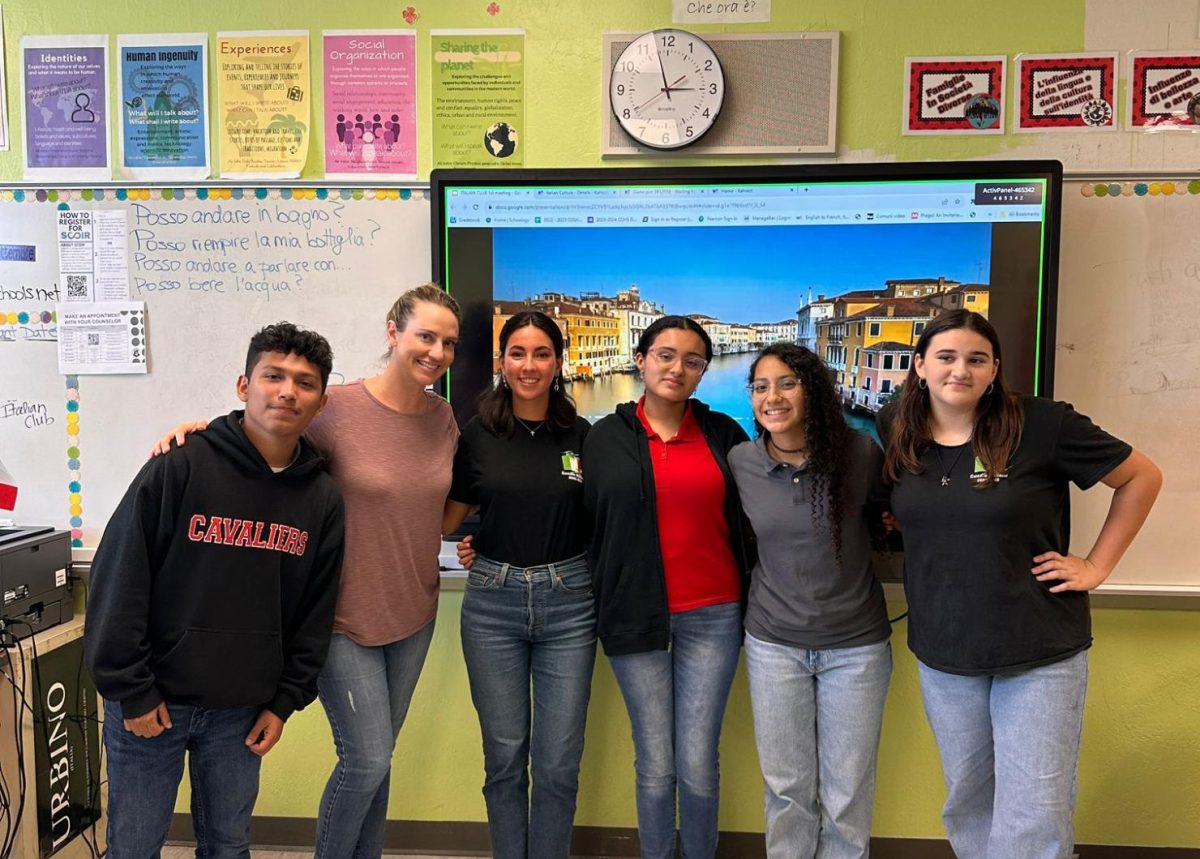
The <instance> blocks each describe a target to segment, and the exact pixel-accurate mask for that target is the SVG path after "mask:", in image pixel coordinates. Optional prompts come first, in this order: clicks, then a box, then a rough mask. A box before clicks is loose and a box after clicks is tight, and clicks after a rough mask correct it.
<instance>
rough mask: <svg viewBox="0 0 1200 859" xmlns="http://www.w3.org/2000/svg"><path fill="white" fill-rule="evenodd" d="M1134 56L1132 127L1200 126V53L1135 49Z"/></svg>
mask: <svg viewBox="0 0 1200 859" xmlns="http://www.w3.org/2000/svg"><path fill="white" fill-rule="evenodd" d="M1130 58H1131V60H1132V64H1133V72H1132V74H1130V79H1129V125H1130V127H1131V128H1134V129H1139V128H1140V129H1164V130H1166V129H1177V130H1182V131H1196V130H1198V129H1200V54H1185V53H1180V52H1178V51H1133V52H1131V53H1130Z"/></svg>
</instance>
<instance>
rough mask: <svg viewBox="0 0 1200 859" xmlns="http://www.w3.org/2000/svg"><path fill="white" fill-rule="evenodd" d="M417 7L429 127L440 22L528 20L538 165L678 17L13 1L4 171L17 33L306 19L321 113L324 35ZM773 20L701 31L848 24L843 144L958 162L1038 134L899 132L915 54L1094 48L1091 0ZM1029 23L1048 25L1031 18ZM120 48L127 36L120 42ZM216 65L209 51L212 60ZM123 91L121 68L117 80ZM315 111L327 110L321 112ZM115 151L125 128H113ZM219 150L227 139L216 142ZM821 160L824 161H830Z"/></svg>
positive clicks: (15, 145)
mask: <svg viewBox="0 0 1200 859" xmlns="http://www.w3.org/2000/svg"><path fill="white" fill-rule="evenodd" d="M410 4H411V5H413V6H414V7H415V8H416V9H417V11H418V12H419V14H420V18H419V19H418V20H417V22H416V25H415V29H416V30H417V36H418V38H417V46H418V50H417V68H418V86H419V92H420V96H419V102H418V120H419V121H420V123H421V128H423V129H427V128H428V127H429V126H428V118H429V98H428V80H427V76H426V75H424V74H423V71H424V65H425V63H427V62H428V57H429V39H428V35H429V31H430V29H431V28H435V29H445V28H477V27H521V28H524V29H525V31H526V80H527V81H528V84H527V88H528V89H527V97H526V120H525V125H526V129H527V131H526V132H525V134H524V135H523V137H522V145H523V146H524V147H526V151H525V154H526V163H527V165H528V166H531V167H581V166H592V165H596V164H599V163H600V157H599V141H600V94H601V86H600V35H601V33H603V32H604V31H606V30H609V31H624V32H635V31H641V30H647V29H652V28H654V27H660V26H665V25H669V24H670V14H671V12H670V8H671V6H670V0H652V2H647V0H609V2H604V3H600V2H593V3H585V2H579V0H500V6H501V12H500V14H499V15H497V16H495V17H493V16H490V15H488V14H487V12H486V8H487V6H488V2H487V0H470V2H465V0H391V2H388V3H386V4H379V3H375V2H369V0H340V2H337V3H330V2H325V0H291V2H287V3H266V2H262V0H259V2H239V0H175V2H172V3H164V2H159V0H140V2H131V0H112V2H106V3H97V2H87V0H6V2H5V3H4V4H3V8H4V35H5V47H6V54H7V55H8V68H7V71H8V107H9V126H10V137H12V138H13V140H12V148H11V149H10V151H9V152H7V153H4V152H0V182H14V181H19V180H20V178H21V149H20V147H21V136H22V129H21V124H20V101H19V82H20V66H19V65H18V63H17V59H18V57H19V53H18V49H19V40H20V36H21V35H41V34H67V33H110V34H113V35H115V34H117V33H121V32H135V33H136V32H143V33H144V32H205V31H207V32H208V33H209V34H210V35H213V34H215V33H216V32H217V31H218V30H255V29H270V28H276V29H282V28H288V29H295V28H308V29H309V30H310V31H311V33H312V36H313V39H312V43H311V44H312V49H311V50H312V61H313V68H314V77H313V80H314V84H315V85H314V87H313V95H314V99H313V105H314V111H316V112H319V111H320V110H321V88H320V86H319V80H320V78H319V75H320V65H319V64H320V52H319V34H320V31H321V30H322V29H324V28H329V29H354V28H358V27H362V28H370V27H397V28H404V27H407V25H406V24H405V23H404V19H403V18H402V17H401V12H402V11H403V10H404V8H405V7H406V6H408V5H410ZM773 6H774V17H773V19H772V21H771V23H770V24H740V25H732V26H728V27H713V26H696V27H695V29H696V30H697V31H698V32H701V33H703V32H714V31H722V32H723V31H730V32H738V31H742V32H759V31H763V30H777V31H792V30H838V31H840V32H841V33H842V37H843V38H842V45H841V52H842V53H841V69H840V74H841V78H840V82H841V87H840V90H841V92H840V94H839V95H840V97H839V119H840V121H839V129H838V143H839V146H841V147H845V148H847V149H848V150H849V155H850V156H851V157H852V160H873V159H888V160H890V159H900V160H912V159H922V160H929V159H946V158H954V159H958V158H972V157H983V156H989V155H995V154H997V153H1000V152H1003V151H1005V149H1007V148H1011V147H1014V146H1017V145H1018V144H1020V145H1024V146H1029V145H1030V144H1031V142H1032V141H1033V138H1031V137H1030V136H1027V135H1020V136H1014V135H1006V136H984V137H976V138H963V137H943V138H930V137H908V138H903V137H901V135H900V118H901V113H902V102H901V96H902V93H903V88H902V77H903V69H904V57H905V56H906V55H909V56H920V55H927V54H995V53H1004V54H1009V55H1010V56H1011V55H1012V54H1014V53H1016V52H1018V51H1078V50H1082V49H1083V47H1084V42H1083V39H1084V28H1083V23H1084V0H1055V2H1053V3H1045V2H1036V0H1005V2H1002V3H984V2H980V0H966V2H961V3H948V2H945V0H902V2H898V0H803V2H799V0H775V3H774V4H773ZM1031 22H1036V24H1033V25H1031ZM113 46H114V47H115V40H114V42H113ZM210 63H211V58H210ZM113 86H114V92H115V86H116V82H115V78H114V79H113ZM314 115H319V113H315V114H314ZM317 137H318V136H317V135H312V136H311V140H312V142H311V145H310V150H309V159H308V167H307V168H306V170H305V172H304V178H306V179H320V178H321V177H322V173H321V170H320V164H321V161H322V158H321V155H322V153H321V151H320V145H321V142H320V140H318V139H317ZM112 151H113V154H114V155H113V157H114V158H115V157H116V153H117V143H116V136H115V134H114V136H113V150H112ZM213 157H214V161H215V158H216V140H214V141H213ZM818 160H819V159H818ZM681 162H683V163H701V162H698V161H697V160H696V159H691V160H688V159H686V158H679V157H673V158H654V159H641V160H638V161H636V162H626V161H624V160H623V161H622V162H621V163H637V164H641V165H652V164H666V163H671V164H677V163H681ZM431 166H434V165H432V161H431V153H430V148H429V139H428V135H427V134H422V135H421V137H420V167H419V169H420V173H421V175H422V176H427V175H428V173H429V170H430V169H431Z"/></svg>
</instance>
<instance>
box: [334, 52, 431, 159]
mask: <svg viewBox="0 0 1200 859" xmlns="http://www.w3.org/2000/svg"><path fill="white" fill-rule="evenodd" d="M416 43H417V37H416V33H415V32H414V31H412V30H371V31H362V32H352V31H348V30H326V31H325V33H324V34H323V41H322V50H323V51H324V57H325V62H324V76H325V120H324V121H325V127H324V130H323V133H322V137H323V138H324V142H325V175H326V177H327V178H330V179H353V178H371V177H375V178H381V179H413V178H415V177H416V175H417V129H416V123H417V111H416Z"/></svg>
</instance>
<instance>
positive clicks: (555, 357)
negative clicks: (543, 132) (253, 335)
mask: <svg viewBox="0 0 1200 859" xmlns="http://www.w3.org/2000/svg"><path fill="white" fill-rule="evenodd" d="M499 340H500V343H499V347H500V349H499V353H500V372H499V374H498V375H497V377H496V383H495V385H494V386H493V388H492V389H491V390H489V391H485V392H484V394H483V395H482V396H481V397H480V401H479V413H478V415H477V416H476V417H474V418H472V419H471V420H470V421H469V422H468V423H467V425H466V426H465V427H463V430H462V436H461V437H460V439H459V443H458V453H457V455H456V457H455V461H454V482H453V485H452V486H451V488H450V500H449V501H448V502H447V507H446V520H445V522H444V523H443V530H444V532H445V533H452V532H453V531H455V530H457V528H458V526H459V525H460V524H461V523H462V520H463V517H464V516H466V514H467V513H468V512H469V510H470V509H471V508H472V507H478V508H479V515H480V525H479V532H478V534H477V535H475V537H473V538H472V537H467V538H465V539H464V541H463V542H462V543H460V544H459V557H460V559H461V560H463V562H464V566H468V567H469V568H470V572H469V574H468V576H467V586H466V592H465V593H464V595H463V606H462V646H463V655H464V657H465V658H466V663H467V677H468V679H469V681H470V685H471V700H472V701H473V702H474V704H475V710H476V712H477V713H478V714H479V726H480V730H481V732H482V734H483V758H484V772H485V779H484V785H483V796H484V800H485V801H486V803H487V815H488V828H489V831H490V833H491V840H492V851H493V854H494V855H495V856H496V857H498V859H526V857H530V859H534V858H535V857H536V859H566V857H567V856H569V855H570V852H571V829H572V824H573V821H574V817H575V796H576V792H577V789H578V784H579V761H580V758H581V757H582V755H583V735H584V722H585V719H586V717H587V706H588V698H589V697H590V695H591V683H592V667H593V664H594V663H595V659H596V619H595V618H596V613H595V609H594V607H593V601H592V583H591V578H590V576H589V574H588V569H587V564H586V562H585V559H584V548H585V546H586V543H587V536H588V533H589V525H588V519H587V517H586V515H585V513H584V507H583V473H582V470H581V469H580V464H579V463H580V453H581V451H582V450H583V440H584V438H585V437H586V435H587V432H588V428H589V424H588V422H587V421H586V420H584V419H583V418H580V417H578V416H577V415H576V413H575V404H574V403H573V402H572V401H571V398H570V397H569V396H567V394H566V393H565V392H564V391H563V381H562V363H563V336H562V332H561V331H560V330H559V328H558V325H557V324H555V322H554V321H553V320H552V319H550V317H548V316H546V315H545V314H544V313H541V312H538V311H533V310H527V311H521V312H518V313H516V314H515V315H513V316H512V317H510V318H509V319H508V321H506V322H505V323H504V326H503V327H502V328H501V329H500V337H499ZM531 688H532V694H531V691H530V690H531ZM531 774H532V778H533V796H532V798H531V797H530V795H529V794H530V791H529V781H530V775H531Z"/></svg>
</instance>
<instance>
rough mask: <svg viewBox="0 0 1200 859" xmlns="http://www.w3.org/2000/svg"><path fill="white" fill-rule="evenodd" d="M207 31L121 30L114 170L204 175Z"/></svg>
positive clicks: (166, 176)
mask: <svg viewBox="0 0 1200 859" xmlns="http://www.w3.org/2000/svg"><path fill="white" fill-rule="evenodd" d="M207 57H208V36H207V35H206V34H204V33H186V34H158V35H138V36H130V35H121V36H118V37H117V62H118V64H119V68H120V79H121V103H120V105H119V106H118V110H119V112H120V115H121V134H120V136H119V137H118V140H119V141H120V175H121V178H123V179H150V180H155V179H161V180H174V179H192V180H197V179H207V178H208V174H209V152H208V59H207Z"/></svg>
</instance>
